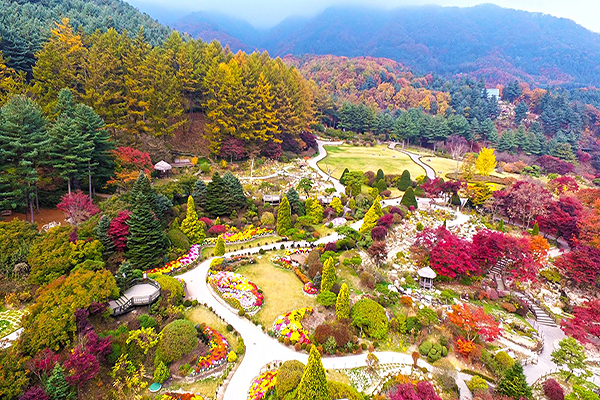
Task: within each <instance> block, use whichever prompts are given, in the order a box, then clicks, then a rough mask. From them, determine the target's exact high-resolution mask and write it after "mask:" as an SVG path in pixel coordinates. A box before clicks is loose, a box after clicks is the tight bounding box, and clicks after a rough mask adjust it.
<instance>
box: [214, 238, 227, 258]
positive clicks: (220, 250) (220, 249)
mask: <svg viewBox="0 0 600 400" xmlns="http://www.w3.org/2000/svg"><path fill="white" fill-rule="evenodd" d="M223 254H225V240H223V237H222V236H219V237H218V238H217V244H216V245H215V256H217V257H218V256H222V255H223Z"/></svg>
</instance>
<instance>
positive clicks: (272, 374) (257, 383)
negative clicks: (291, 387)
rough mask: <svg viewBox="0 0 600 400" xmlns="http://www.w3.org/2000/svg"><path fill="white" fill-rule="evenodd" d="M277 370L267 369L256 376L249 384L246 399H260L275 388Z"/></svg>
mask: <svg viewBox="0 0 600 400" xmlns="http://www.w3.org/2000/svg"><path fill="white" fill-rule="evenodd" d="M278 372H279V371H277V370H274V371H267V372H263V373H262V374H260V375H259V376H258V377H256V378H255V379H254V380H253V381H252V385H250V390H249V391H248V400H261V399H264V398H265V397H267V395H268V394H269V392H270V391H272V390H273V389H274V388H275V382H276V381H277V373H278Z"/></svg>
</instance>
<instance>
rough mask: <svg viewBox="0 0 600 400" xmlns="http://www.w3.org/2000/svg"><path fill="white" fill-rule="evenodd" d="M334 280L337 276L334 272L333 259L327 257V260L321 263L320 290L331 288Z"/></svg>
mask: <svg viewBox="0 0 600 400" xmlns="http://www.w3.org/2000/svg"><path fill="white" fill-rule="evenodd" d="M336 280H337V276H336V273H335V262H334V261H333V258H331V257H329V258H328V259H327V260H325V263H324V264H323V275H322V278H321V292H325V291H328V290H331V288H332V287H333V285H335V281H336Z"/></svg>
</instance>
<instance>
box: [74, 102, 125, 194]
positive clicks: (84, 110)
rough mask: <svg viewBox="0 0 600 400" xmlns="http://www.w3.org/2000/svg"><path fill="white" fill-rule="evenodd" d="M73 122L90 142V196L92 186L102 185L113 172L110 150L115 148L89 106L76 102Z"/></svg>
mask: <svg viewBox="0 0 600 400" xmlns="http://www.w3.org/2000/svg"><path fill="white" fill-rule="evenodd" d="M74 122H75V126H76V127H77V130H78V131H79V133H80V135H82V136H83V137H86V138H87V139H88V141H90V142H91V146H92V152H91V155H90V158H89V159H88V165H87V174H88V186H89V193H90V198H92V191H93V189H92V188H93V187H94V186H98V185H99V186H104V185H105V184H106V182H107V181H108V180H109V179H110V177H111V176H112V174H113V171H114V168H115V163H114V159H113V156H112V153H111V150H113V149H114V148H115V145H114V144H113V142H111V141H110V134H109V133H108V131H107V130H106V129H105V124H104V121H103V120H102V118H100V116H99V115H98V114H96V113H95V112H94V110H93V109H92V108H91V107H88V106H86V105H83V104H78V105H77V106H76V107H75V113H74Z"/></svg>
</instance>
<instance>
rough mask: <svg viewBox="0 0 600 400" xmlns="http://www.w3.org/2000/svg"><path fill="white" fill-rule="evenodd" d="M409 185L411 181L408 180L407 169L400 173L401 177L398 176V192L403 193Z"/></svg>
mask: <svg viewBox="0 0 600 400" xmlns="http://www.w3.org/2000/svg"><path fill="white" fill-rule="evenodd" d="M411 184H412V181H411V180H410V172H409V171H408V170H407V169H405V170H404V171H402V176H400V180H398V190H401V191H403V192H405V191H406V189H408V187H409V186H410V185H411Z"/></svg>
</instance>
